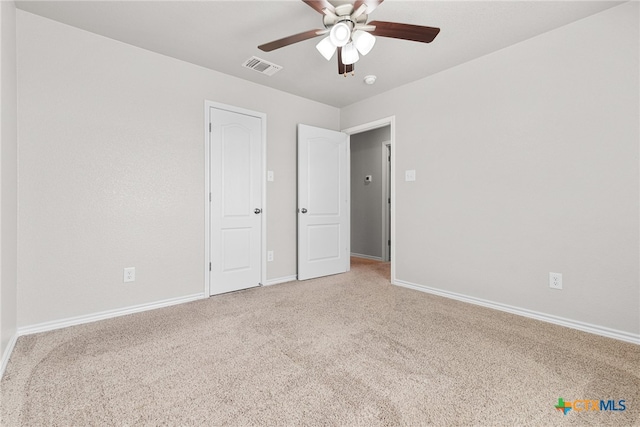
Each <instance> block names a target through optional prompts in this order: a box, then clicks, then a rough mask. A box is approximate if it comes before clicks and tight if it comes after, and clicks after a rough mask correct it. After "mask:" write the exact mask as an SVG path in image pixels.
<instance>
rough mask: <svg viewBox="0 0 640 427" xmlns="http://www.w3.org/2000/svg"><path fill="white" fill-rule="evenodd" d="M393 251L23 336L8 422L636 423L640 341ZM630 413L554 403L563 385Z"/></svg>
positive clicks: (9, 388) (12, 372) (564, 393)
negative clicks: (411, 272) (324, 270)
mask: <svg viewBox="0 0 640 427" xmlns="http://www.w3.org/2000/svg"><path fill="white" fill-rule="evenodd" d="M388 270H389V267H388V264H384V263H375V262H371V261H362V260H360V261H358V260H356V259H354V263H353V266H352V272H350V273H348V274H344V275H339V276H332V277H327V278H323V279H317V280H312V281H306V282H292V283H287V284H282V285H276V286H271V287H265V288H259V289H252V290H248V291H242V292H237V293H232V294H227V295H222V296H217V297H213V298H209V299H207V300H202V301H196V302H193V303H189V304H183V305H180V306H174V307H169V308H165V309H160V310H154V311H149V312H146V313H141V314H136V315H131V316H125V317H120V318H117V319H112V320H106V321H102V322H97V323H92V324H87V325H82V326H77V327H71V328H67V329H64V330H58V331H52V332H47V333H42V334H37V335H31V336H25V337H21V338H20V339H19V340H18V343H17V345H16V347H15V351H14V352H13V355H12V357H11V360H10V362H9V365H8V367H7V370H6V373H5V376H4V378H3V379H2V383H1V386H2V412H1V414H2V419H1V424H2V426H18V425H25V426H27V425H28V426H41V425H58V426H83V425H117V426H134V425H136V426H137V425H180V426H186V425H198V426H199V425H269V426H271V425H294V426H301V425H344V426H375V425H407V426H417V425H435V426H446V425H536V426H548V425H640V379H639V376H640V351H639V347H638V346H636V345H632V344H627V343H623V342H618V341H615V340H612V339H608V338H603V337H598V336H595V335H590V334H587V333H582V332H578V331H574V330H571V329H565V328H562V327H559V326H554V325H550V324H546V323H542V322H538V321H535V320H530V319H526V318H523V317H519V316H514V315H510V314H506V313H501V312H498V311H493V310H490V309H485V308H481V307H476V306H473V305H469V304H464V303H461V302H456V301H453V300H448V299H445V298H439V297H435V296H431V295H428V294H424V293H421V292H417V291H413V290H409V289H404V288H400V287H396V286H392V285H390V284H389V281H388V277H389V271H388ZM559 397H563V398H564V399H565V401H572V400H575V399H595V400H600V399H605V400H608V399H615V400H616V401H618V400H620V399H624V400H625V401H626V408H627V409H626V411H616V412H614V411H588V412H585V411H583V412H577V411H569V413H568V414H567V415H563V413H562V412H560V411H557V410H556V409H555V408H554V405H556V404H557V402H558V398H559Z"/></svg>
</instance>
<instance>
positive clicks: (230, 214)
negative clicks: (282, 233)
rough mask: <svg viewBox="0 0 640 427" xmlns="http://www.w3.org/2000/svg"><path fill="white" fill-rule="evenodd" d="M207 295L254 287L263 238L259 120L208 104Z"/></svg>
mask: <svg viewBox="0 0 640 427" xmlns="http://www.w3.org/2000/svg"><path fill="white" fill-rule="evenodd" d="M209 114H210V123H211V138H210V141H211V147H210V153H211V161H210V170H211V173H210V179H211V187H210V188H211V202H210V203H211V208H210V212H211V218H210V221H211V228H210V229H211V237H210V240H209V241H210V252H209V253H210V256H211V274H210V275H209V281H210V282H209V290H210V294H211V295H214V294H221V293H224V292H231V291H237V290H239V289H245V288H250V287H254V286H258V285H259V284H260V278H261V268H262V266H261V243H262V242H261V237H262V218H261V216H262V175H263V174H262V122H261V119H260V118H259V117H254V116H250V115H246V114H240V113H236V112H231V111H227V110H221V109H218V108H210V109H209Z"/></svg>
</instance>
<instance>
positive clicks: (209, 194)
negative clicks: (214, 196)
mask: <svg viewBox="0 0 640 427" xmlns="http://www.w3.org/2000/svg"><path fill="white" fill-rule="evenodd" d="M209 201H211V193H209Z"/></svg>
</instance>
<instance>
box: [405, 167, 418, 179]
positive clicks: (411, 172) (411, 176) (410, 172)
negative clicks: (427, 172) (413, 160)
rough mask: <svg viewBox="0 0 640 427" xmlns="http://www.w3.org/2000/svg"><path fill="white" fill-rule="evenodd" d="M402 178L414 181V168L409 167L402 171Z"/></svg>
mask: <svg viewBox="0 0 640 427" xmlns="http://www.w3.org/2000/svg"><path fill="white" fill-rule="evenodd" d="M404 180H405V181H415V180H416V171H415V169H410V170H406V171H404Z"/></svg>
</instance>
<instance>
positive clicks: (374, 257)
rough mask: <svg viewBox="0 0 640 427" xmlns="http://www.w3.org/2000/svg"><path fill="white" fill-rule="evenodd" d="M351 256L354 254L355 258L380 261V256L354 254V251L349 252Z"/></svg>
mask: <svg viewBox="0 0 640 427" xmlns="http://www.w3.org/2000/svg"><path fill="white" fill-rule="evenodd" d="M351 256H354V257H356V258H364V259H372V260H374V261H382V257H379V256H371V255H364V254H356V253H353V252H351Z"/></svg>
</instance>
